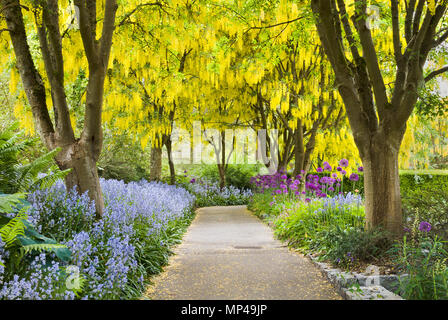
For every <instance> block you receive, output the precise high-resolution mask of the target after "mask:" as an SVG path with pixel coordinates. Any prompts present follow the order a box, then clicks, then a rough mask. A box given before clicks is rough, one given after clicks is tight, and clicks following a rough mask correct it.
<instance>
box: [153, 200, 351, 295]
mask: <svg viewBox="0 0 448 320" xmlns="http://www.w3.org/2000/svg"><path fill="white" fill-rule="evenodd" d="M174 251H175V255H174V256H172V257H171V259H170V262H169V265H168V266H167V267H166V268H165V270H164V272H162V273H161V274H160V275H159V276H158V277H156V278H155V279H154V285H152V286H150V287H149V289H148V291H147V293H146V295H145V298H149V299H160V300H171V299H175V300H184V299H185V300H189V299H192V300H217V299H223V300H261V299H271V300H302V299H326V300H329V299H331V300H335V299H342V298H341V297H340V296H339V294H337V293H336V290H335V289H334V288H333V287H332V286H331V284H330V283H329V282H328V281H326V280H325V279H324V277H323V276H322V275H321V273H320V271H319V270H318V269H317V268H316V267H315V266H314V265H313V264H312V263H311V262H310V261H309V260H307V259H306V258H304V257H302V256H301V255H299V254H297V253H295V252H292V251H290V250H288V248H286V247H285V246H284V245H283V244H282V243H281V242H280V241H278V240H275V239H274V237H273V233H272V230H271V229H270V228H269V227H268V226H266V225H265V224H263V223H262V222H261V221H260V220H259V219H258V218H257V217H255V216H254V215H253V214H252V213H251V212H250V211H248V210H247V209H246V207H245V206H233V207H209V208H202V209H199V210H198V212H197V216H196V218H195V219H194V221H193V223H192V224H191V226H190V227H189V228H188V231H187V233H186V234H185V236H184V239H183V242H182V243H181V244H180V245H179V246H178V247H177V248H176V249H175V250H174Z"/></svg>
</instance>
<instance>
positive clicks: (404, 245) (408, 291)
mask: <svg viewBox="0 0 448 320" xmlns="http://www.w3.org/2000/svg"><path fill="white" fill-rule="evenodd" d="M392 253H393V254H394V256H395V257H396V263H397V265H398V266H399V269H400V270H401V271H402V272H403V273H405V274H407V276H406V277H404V278H403V279H402V280H401V281H400V289H399V290H400V294H401V295H402V296H403V297H404V298H405V299H419V300H421V299H429V300H439V299H445V300H446V299H448V264H447V260H448V252H447V248H446V243H444V242H441V241H440V240H439V238H438V237H435V238H434V239H432V238H430V237H427V236H422V237H420V238H419V239H417V240H415V239H414V240H408V238H407V237H406V236H405V237H404V238H403V241H402V242H401V243H398V244H396V245H395V246H394V248H393V250H392Z"/></svg>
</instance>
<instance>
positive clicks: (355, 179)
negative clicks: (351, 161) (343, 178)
mask: <svg viewBox="0 0 448 320" xmlns="http://www.w3.org/2000/svg"><path fill="white" fill-rule="evenodd" d="M350 180H351V181H358V180H359V176H358V175H357V174H356V173H352V174H351V175H350Z"/></svg>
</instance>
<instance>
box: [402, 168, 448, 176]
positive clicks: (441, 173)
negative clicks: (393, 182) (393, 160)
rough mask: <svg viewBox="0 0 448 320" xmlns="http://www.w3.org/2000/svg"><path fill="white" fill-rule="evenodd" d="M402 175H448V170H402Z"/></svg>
mask: <svg viewBox="0 0 448 320" xmlns="http://www.w3.org/2000/svg"><path fill="white" fill-rule="evenodd" d="M400 174H432V175H448V169H418V170H400Z"/></svg>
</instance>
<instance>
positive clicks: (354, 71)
mask: <svg viewBox="0 0 448 320" xmlns="http://www.w3.org/2000/svg"><path fill="white" fill-rule="evenodd" d="M373 4H375V5H376V6H377V7H376V8H379V9H380V10H377V11H379V12H380V17H379V19H378V20H377V21H375V20H374V19H373V17H371V16H369V14H368V10H369V11H373V10H372V8H371V7H370V5H373ZM305 5H308V4H305ZM311 8H312V11H313V13H314V15H315V19H316V25H317V29H318V32H319V36H320V39H321V43H322V45H323V47H324V49H325V53H326V55H327V57H328V60H329V61H330V63H331V65H332V68H333V70H334V73H335V87H336V88H337V89H338V90H339V93H340V95H341V96H342V99H343V101H344V104H345V108H346V112H347V116H348V119H349V123H350V127H351V129H352V131H353V136H354V140H355V143H356V146H357V148H358V150H359V154H360V157H361V160H362V162H363V165H364V190H365V208H366V223H367V227H369V228H372V227H378V226H381V227H383V228H384V229H386V230H387V231H389V232H390V233H391V234H392V235H393V236H399V235H401V234H402V231H403V228H402V210H401V198H400V181H399V171H398V169H399V166H398V155H399V150H400V146H401V143H402V140H403V136H404V134H405V131H406V123H407V121H408V119H409V117H410V116H411V114H412V112H413V110H414V107H415V105H416V102H417V100H418V96H419V91H420V90H421V89H422V88H423V87H424V85H425V82H426V81H429V80H431V79H433V78H434V77H435V76H437V75H439V74H441V73H442V72H444V71H447V70H448V68H447V67H446V66H442V67H441V68H440V66H437V64H434V63H429V64H427V62H428V61H431V52H433V51H434V49H435V48H437V47H438V46H440V45H441V44H442V43H444V41H445V40H446V39H447V38H448V31H447V30H446V24H447V15H446V11H447V1H446V0H440V1H436V0H432V1H426V0H406V1H399V0H390V1H375V3H373V2H371V1H367V0H359V1H347V0H312V1H311ZM381 22H386V23H381Z"/></svg>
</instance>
